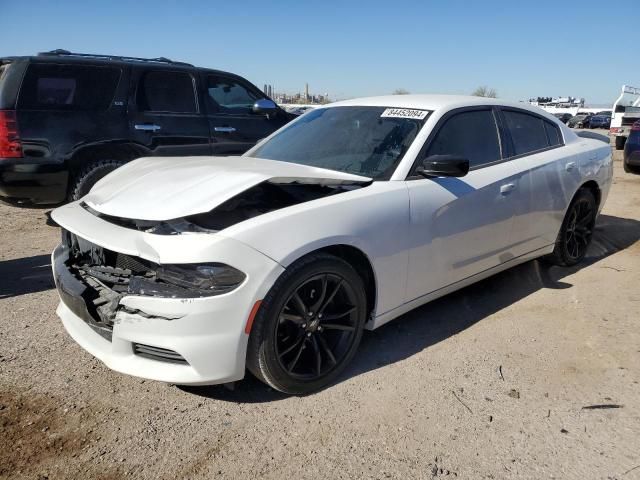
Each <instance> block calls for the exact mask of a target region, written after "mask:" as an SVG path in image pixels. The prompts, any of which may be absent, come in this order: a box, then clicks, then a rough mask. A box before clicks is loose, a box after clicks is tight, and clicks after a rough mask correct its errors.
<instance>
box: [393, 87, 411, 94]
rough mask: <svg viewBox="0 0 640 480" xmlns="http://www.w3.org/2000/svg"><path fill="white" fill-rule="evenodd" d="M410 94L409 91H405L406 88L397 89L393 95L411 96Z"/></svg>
mask: <svg viewBox="0 0 640 480" xmlns="http://www.w3.org/2000/svg"><path fill="white" fill-rule="evenodd" d="M409 93H410V92H409V91H408V90H405V89H404V88H396V89H395V90H394V91H393V94H394V95H409Z"/></svg>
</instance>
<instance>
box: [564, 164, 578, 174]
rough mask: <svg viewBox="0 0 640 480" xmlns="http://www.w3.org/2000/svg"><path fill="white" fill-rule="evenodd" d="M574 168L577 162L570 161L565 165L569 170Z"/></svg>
mask: <svg viewBox="0 0 640 480" xmlns="http://www.w3.org/2000/svg"><path fill="white" fill-rule="evenodd" d="M574 168H576V162H569V163H567V164H566V165H565V166H564V169H565V170H566V171H567V172H570V171H572V170H573V169H574Z"/></svg>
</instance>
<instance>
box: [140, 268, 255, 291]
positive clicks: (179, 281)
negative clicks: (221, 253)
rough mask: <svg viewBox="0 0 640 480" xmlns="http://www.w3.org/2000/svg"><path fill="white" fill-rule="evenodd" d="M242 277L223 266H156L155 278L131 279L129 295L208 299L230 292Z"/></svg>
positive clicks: (238, 284)
mask: <svg viewBox="0 0 640 480" xmlns="http://www.w3.org/2000/svg"><path fill="white" fill-rule="evenodd" d="M245 278H246V275H245V274H244V273H242V272H241V271H240V270H237V269H235V268H233V267H231V266H229V265H225V264H223V263H202V264H198V265H192V264H180V265H160V266H158V268H157V269H156V271H155V278H142V277H132V278H131V281H130V283H129V293H134V294H135V293H137V294H141V295H157V296H162V297H177V298H193V297H209V296H213V295H221V294H223V293H227V292H230V291H232V290H234V289H235V288H237V287H238V286H240V284H241V283H242V282H244V279H245Z"/></svg>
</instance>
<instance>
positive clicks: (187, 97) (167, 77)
mask: <svg viewBox="0 0 640 480" xmlns="http://www.w3.org/2000/svg"><path fill="white" fill-rule="evenodd" d="M137 101H138V107H139V108H140V109H141V110H145V111H151V112H171V113H196V112H197V111H198V108H197V104H196V97H195V92H194V89H193V79H192V78H191V75H189V74H188V73H184V72H160V71H158V72H148V73H145V74H144V76H143V77H142V80H141V81H140V86H139V87H138V95H137Z"/></svg>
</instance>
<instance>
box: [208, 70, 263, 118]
mask: <svg viewBox="0 0 640 480" xmlns="http://www.w3.org/2000/svg"><path fill="white" fill-rule="evenodd" d="M207 94H208V95H207V101H208V102H209V107H210V109H209V110H211V111H213V112H220V113H240V114H242V113H251V111H252V109H253V104H254V103H255V102H256V100H258V99H260V98H262V96H260V95H257V94H256V93H255V92H252V91H251V90H249V89H248V88H247V87H245V86H244V85H243V84H242V83H240V82H238V81H237V80H235V79H233V78H225V77H217V76H209V77H207Z"/></svg>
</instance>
